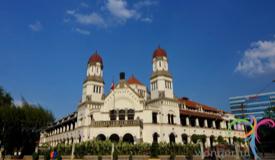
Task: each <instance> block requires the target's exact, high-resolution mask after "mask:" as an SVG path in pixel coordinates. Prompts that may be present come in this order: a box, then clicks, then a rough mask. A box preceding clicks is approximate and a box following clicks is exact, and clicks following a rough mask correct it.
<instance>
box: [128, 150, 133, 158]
mask: <svg viewBox="0 0 275 160" xmlns="http://www.w3.org/2000/svg"><path fill="white" fill-rule="evenodd" d="M129 160H133V154H132V152H131V153H130V155H129Z"/></svg>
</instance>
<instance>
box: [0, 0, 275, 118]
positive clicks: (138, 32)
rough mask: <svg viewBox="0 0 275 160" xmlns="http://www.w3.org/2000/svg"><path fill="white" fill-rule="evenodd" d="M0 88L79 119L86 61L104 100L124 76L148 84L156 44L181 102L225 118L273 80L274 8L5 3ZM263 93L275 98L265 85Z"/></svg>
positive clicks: (233, 3)
mask: <svg viewBox="0 0 275 160" xmlns="http://www.w3.org/2000/svg"><path fill="white" fill-rule="evenodd" d="M0 3H1V5H0V19H1V21H0V85H1V86H2V87H4V88H5V89H6V90H7V91H8V92H10V93H11V94H12V96H14V97H15V102H16V103H20V99H21V97H24V98H25V99H26V100H28V101H30V102H32V103H39V104H41V105H42V106H44V107H46V108H48V109H49V110H51V111H53V112H54V114H55V115H56V116H57V117H61V116H63V115H66V114H68V113H70V112H73V111H75V110H76V107H77V104H78V102H79V100H80V97H81V93H82V91H81V90H82V82H83V80H84V78H85V73H86V65H87V61H88V58H89V56H90V55H91V54H92V53H93V52H94V51H95V50H98V52H99V53H100V54H101V55H102V57H103V61H104V80H105V84H106V85H105V93H108V92H109V88H110V85H111V81H112V79H113V77H114V78H115V80H116V81H117V80H118V74H119V72H120V71H125V72H126V75H127V76H128V77H129V76H130V75H132V74H135V75H136V77H138V79H140V80H141V81H142V82H143V83H144V84H147V85H149V77H150V75H151V72H152V66H151V58H152V53H153V51H154V49H156V47H157V46H158V45H160V46H161V47H162V48H164V49H165V50H166V51H167V53H168V58H169V67H170V68H169V69H170V72H171V73H172V74H173V77H174V91H175V94H176V95H177V96H178V97H181V96H187V97H189V98H190V99H192V100H195V101H199V102H201V103H204V104H208V105H210V106H215V107H218V108H221V109H224V110H227V111H228V110H229V104H228V97H230V96H237V95H242V94H250V93H255V92H258V91H259V90H261V89H262V88H264V87H265V86H266V85H267V84H269V83H270V81H272V80H273V79H275V76H274V75H275V36H274V35H275V10H274V6H275V1H273V0H265V1H260V0H258V1H256V0H247V1H238V0H213V1H212V0H209V1H197V0H183V1H182V0H175V1H173V3H172V2H171V1H164V0H141V1H124V0H123V1H121V0H102V1H100V0H58V1H53V0H52V1H49V0H28V1H21V0H2V1H1V2H0ZM268 90H273V91H274V90H275V84H271V85H270V86H269V87H268V88H267V91H268Z"/></svg>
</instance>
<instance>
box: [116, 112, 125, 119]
mask: <svg viewBox="0 0 275 160" xmlns="http://www.w3.org/2000/svg"><path fill="white" fill-rule="evenodd" d="M118 118H119V120H125V111H124V110H119V115H118Z"/></svg>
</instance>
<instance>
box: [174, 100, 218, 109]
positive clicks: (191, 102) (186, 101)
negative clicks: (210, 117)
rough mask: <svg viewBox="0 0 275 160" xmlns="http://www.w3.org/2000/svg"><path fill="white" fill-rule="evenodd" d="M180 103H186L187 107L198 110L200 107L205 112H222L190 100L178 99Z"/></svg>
mask: <svg viewBox="0 0 275 160" xmlns="http://www.w3.org/2000/svg"><path fill="white" fill-rule="evenodd" d="M178 101H179V102H180V103H184V104H185V105H186V106H187V107H192V108H197V109H198V108H199V107H202V109H203V110H205V111H212V112H220V110H218V109H216V108H214V107H209V106H207V105H204V104H200V103H198V102H195V101H191V100H189V99H188V98H184V99H178Z"/></svg>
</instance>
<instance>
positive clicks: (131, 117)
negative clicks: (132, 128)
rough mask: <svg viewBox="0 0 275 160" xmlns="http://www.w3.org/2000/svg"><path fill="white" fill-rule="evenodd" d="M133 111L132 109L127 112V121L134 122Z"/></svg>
mask: <svg viewBox="0 0 275 160" xmlns="http://www.w3.org/2000/svg"><path fill="white" fill-rule="evenodd" d="M134 117H135V111H134V110H133V109H129V110H128V120H134Z"/></svg>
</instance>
